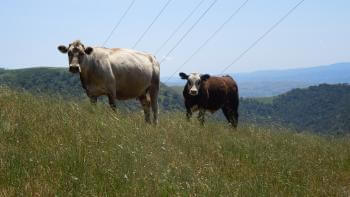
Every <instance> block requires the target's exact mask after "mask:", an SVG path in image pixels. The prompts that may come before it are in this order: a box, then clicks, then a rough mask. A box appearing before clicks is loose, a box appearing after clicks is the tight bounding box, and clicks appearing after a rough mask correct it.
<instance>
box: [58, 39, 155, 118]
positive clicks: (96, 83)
mask: <svg viewBox="0 0 350 197" xmlns="http://www.w3.org/2000/svg"><path fill="white" fill-rule="evenodd" d="M58 50H59V51H61V52H62V53H68V60H69V71H70V72H72V73H79V74H80V80H81V83H82V86H83V88H84V89H85V90H86V94H87V95H88V97H89V98H90V100H91V102H92V103H96V102H97V97H98V96H102V95H107V96H108V99H109V104H110V106H111V107H112V109H115V108H116V105H115V99H119V100H126V99H131V98H138V99H139V100H140V102H141V105H142V107H143V110H144V113H145V120H146V122H151V120H150V108H151V107H152V111H153V122H154V123H155V124H157V122H158V92H159V72H160V71H159V69H160V68H159V63H158V61H157V60H156V58H155V57H154V56H153V55H151V54H148V53H144V52H139V51H135V50H131V49H121V48H112V49H109V48H102V47H85V46H84V45H83V44H82V43H81V42H80V41H79V40H78V41H74V42H73V43H71V44H69V46H68V47H66V46H64V45H60V46H58Z"/></svg>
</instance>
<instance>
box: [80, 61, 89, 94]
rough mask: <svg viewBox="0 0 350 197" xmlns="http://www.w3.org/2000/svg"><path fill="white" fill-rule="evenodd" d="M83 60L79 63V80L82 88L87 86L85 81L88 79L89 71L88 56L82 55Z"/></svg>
mask: <svg viewBox="0 0 350 197" xmlns="http://www.w3.org/2000/svg"><path fill="white" fill-rule="evenodd" d="M83 58H84V59H83V61H82V63H81V64H80V81H81V85H82V86H83V88H84V89H86V88H87V81H88V73H89V61H91V60H90V58H89V57H88V56H87V55H84V57H83Z"/></svg>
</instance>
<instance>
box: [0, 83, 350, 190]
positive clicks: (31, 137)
mask: <svg viewBox="0 0 350 197" xmlns="http://www.w3.org/2000/svg"><path fill="white" fill-rule="evenodd" d="M349 182H350V139H349V138H341V139H340V138H339V139H335V138H324V137H319V136H314V135H310V134H303V133H299V134H297V133H293V132H290V131H288V130H286V129H283V128H278V127H268V128H261V127H256V126H254V125H246V126H242V125H240V127H239V129H238V130H237V131H233V130H231V128H230V127H229V126H227V125H225V124H219V123H217V122H210V123H208V124H207V125H206V126H204V127H200V126H199V125H198V123H197V121H193V122H187V121H185V120H184V116H183V114H178V113H169V114H164V113H162V114H160V124H159V125H158V126H157V127H154V126H150V125H146V124H145V123H144V121H143V116H142V113H141V112H140V113H139V112H135V113H121V112H117V113H114V112H112V111H111V110H110V109H109V108H108V107H107V106H106V105H97V106H95V107H94V106H91V105H90V104H89V103H88V102H82V103H81V102H80V103H79V104H78V103H75V102H74V101H64V100H62V99H59V98H49V97H45V96H32V95H31V94H29V93H18V92H15V91H12V90H9V89H7V88H1V89H0V194H1V195H2V196H21V195H24V196H54V195H57V196H114V195H116V196H119V195H120V196H140V195H146V196H177V195H179V196H189V195H191V196H194V195H198V196H349V195H350V185H349Z"/></svg>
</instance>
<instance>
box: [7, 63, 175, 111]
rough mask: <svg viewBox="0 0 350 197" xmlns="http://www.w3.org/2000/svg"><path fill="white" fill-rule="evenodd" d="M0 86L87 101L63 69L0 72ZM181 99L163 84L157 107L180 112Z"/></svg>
mask: <svg viewBox="0 0 350 197" xmlns="http://www.w3.org/2000/svg"><path fill="white" fill-rule="evenodd" d="M0 84H1V85H7V86H9V87H12V88H16V89H24V90H27V91H30V92H32V93H39V94H40V93H44V94H50V95H57V96H60V97H63V98H64V99H86V98H87V96H86V94H85V93H84V90H83V88H82V87H81V82H80V79H79V75H76V74H71V73H69V72H68V69H66V68H47V67H39V68H28V69H16V70H4V69H1V70H0ZM181 99H182V98H181V96H180V95H179V94H177V93H176V92H175V91H174V90H172V89H171V88H168V87H167V86H165V85H164V84H161V86H160V96H159V101H160V107H161V109H163V110H173V109H180V108H181V106H182V100H181ZM118 104H119V106H121V107H122V108H127V109H138V107H139V106H140V105H139V102H138V101H136V100H129V101H119V102H118Z"/></svg>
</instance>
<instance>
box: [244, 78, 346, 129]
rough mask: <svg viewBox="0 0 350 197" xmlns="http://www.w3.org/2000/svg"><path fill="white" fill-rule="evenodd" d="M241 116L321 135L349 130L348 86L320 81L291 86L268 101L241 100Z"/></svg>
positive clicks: (258, 121)
mask: <svg viewBox="0 0 350 197" xmlns="http://www.w3.org/2000/svg"><path fill="white" fill-rule="evenodd" d="M243 103H244V104H242V105H241V110H240V111H241V113H242V114H241V115H242V117H243V118H244V119H245V120H246V121H248V122H256V123H259V124H268V125H269V124H275V123H276V124H280V125H283V126H287V127H291V128H294V129H296V130H309V131H312V132H316V133H323V134H332V135H334V134H344V133H350V85H347V84H337V85H328V84H321V85H318V86H311V87H309V88H306V89H294V90H291V91H289V92H287V93H285V94H282V95H280V96H277V97H275V98H273V100H272V103H271V104H266V103H263V102H259V101H257V100H255V99H244V102H243Z"/></svg>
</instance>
